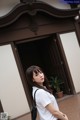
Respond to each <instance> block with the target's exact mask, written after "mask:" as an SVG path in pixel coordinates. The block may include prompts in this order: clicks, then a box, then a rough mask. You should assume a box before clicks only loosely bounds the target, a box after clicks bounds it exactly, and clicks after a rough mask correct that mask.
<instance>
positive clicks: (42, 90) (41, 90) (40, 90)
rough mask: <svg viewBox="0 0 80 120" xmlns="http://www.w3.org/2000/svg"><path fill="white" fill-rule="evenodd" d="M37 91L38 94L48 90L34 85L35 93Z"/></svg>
mask: <svg viewBox="0 0 80 120" xmlns="http://www.w3.org/2000/svg"><path fill="white" fill-rule="evenodd" d="M35 91H36V94H43V93H46V91H45V90H44V89H42V88H38V87H35V86H34V87H33V93H34V92H35Z"/></svg>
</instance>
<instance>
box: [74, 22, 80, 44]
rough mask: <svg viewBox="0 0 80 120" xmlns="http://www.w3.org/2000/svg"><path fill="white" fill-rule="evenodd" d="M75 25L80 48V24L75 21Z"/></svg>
mask: <svg viewBox="0 0 80 120" xmlns="http://www.w3.org/2000/svg"><path fill="white" fill-rule="evenodd" d="M74 24H75V31H76V35H77V40H78V43H79V46H80V26H79V24H80V22H78V21H74Z"/></svg>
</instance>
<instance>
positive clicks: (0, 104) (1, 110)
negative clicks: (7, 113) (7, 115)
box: [0, 100, 4, 112]
mask: <svg viewBox="0 0 80 120" xmlns="http://www.w3.org/2000/svg"><path fill="white" fill-rule="evenodd" d="M0 112H4V110H3V106H2V103H1V100H0Z"/></svg>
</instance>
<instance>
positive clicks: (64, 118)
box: [46, 103, 68, 120]
mask: <svg viewBox="0 0 80 120" xmlns="http://www.w3.org/2000/svg"><path fill="white" fill-rule="evenodd" d="M46 109H47V110H49V112H50V113H52V114H53V115H54V117H56V118H58V119H61V120H68V117H67V116H66V115H65V114H64V113H62V112H61V111H59V110H56V109H55V108H54V106H53V105H52V104H51V103H50V104H48V105H47V106H46Z"/></svg>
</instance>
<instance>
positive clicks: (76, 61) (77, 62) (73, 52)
mask: <svg viewBox="0 0 80 120" xmlns="http://www.w3.org/2000/svg"><path fill="white" fill-rule="evenodd" d="M60 38H61V42H62V45H63V48H64V52H65V55H66V59H67V62H68V65H69V69H70V72H71V76H72V79H73V83H74V86H75V90H76V93H78V92H80V47H79V44H78V40H77V37H76V34H75V32H70V33H65V34H60Z"/></svg>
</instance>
